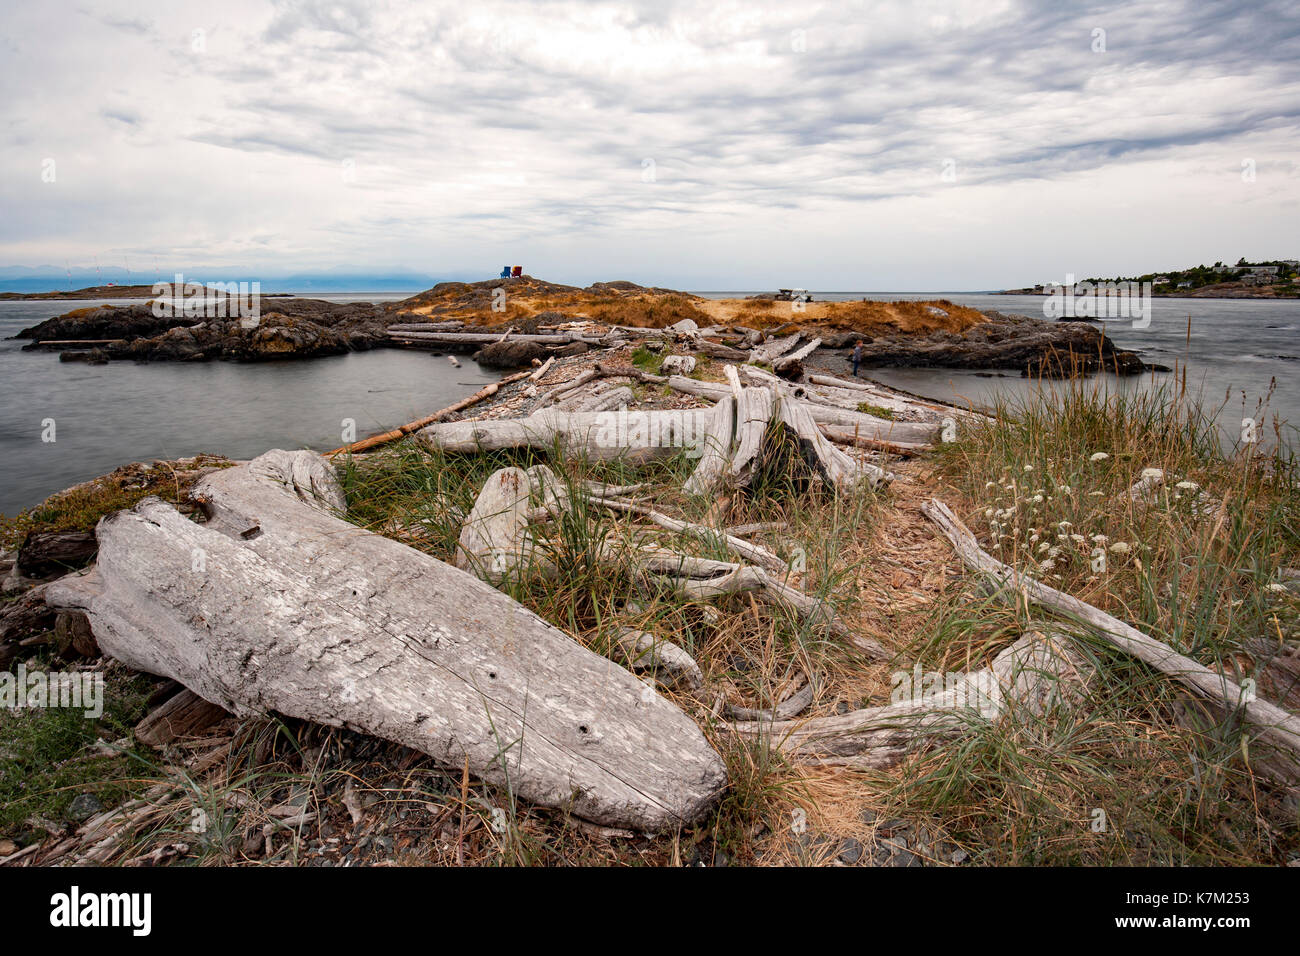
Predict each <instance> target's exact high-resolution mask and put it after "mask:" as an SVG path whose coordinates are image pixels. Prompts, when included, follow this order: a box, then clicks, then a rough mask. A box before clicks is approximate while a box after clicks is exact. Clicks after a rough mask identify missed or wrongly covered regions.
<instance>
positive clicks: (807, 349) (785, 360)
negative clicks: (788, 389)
mask: <svg viewBox="0 0 1300 956" xmlns="http://www.w3.org/2000/svg"><path fill="white" fill-rule="evenodd" d="M821 344H822V340H821V339H813V340H812V341H811V342H809V343H808V344H807V345H801V346H800V347H799V348H798V349H796V350H795V351H793V352H791V353H790V354H788V355H783V356H781V357H780V358H779V359H777V360H776V361H775V362H773V363H772V371H774V372H776V374H777V375H779V376H781V377H782V378H798V377H799V376H800V375H802V374H803V360H804V359H806V358H807V357H808V356H810V355H812V354H813V352H816V351H817V349H818V348H820V347H821Z"/></svg>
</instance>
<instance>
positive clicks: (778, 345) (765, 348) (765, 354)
mask: <svg viewBox="0 0 1300 956" xmlns="http://www.w3.org/2000/svg"><path fill="white" fill-rule="evenodd" d="M801 337H802V333H800V332H795V333H794V334H793V335H787V336H785V337H784V338H779V339H773V340H772V341H771V342H768V343H767V344H765V345H760V346H758V347H757V348H755V349H753V350H752V351H751V352H750V353H749V360H750V361H751V362H756V363H757V362H762V363H763V364H765V365H772V364H774V363H775V362H776V360H777V359H778V358H780V357H781V356H782V355H784V354H785V353H786V352H788V351H790V350H791V349H792V348H794V347H795V345H796V344H798V342H799V339H800V338H801Z"/></svg>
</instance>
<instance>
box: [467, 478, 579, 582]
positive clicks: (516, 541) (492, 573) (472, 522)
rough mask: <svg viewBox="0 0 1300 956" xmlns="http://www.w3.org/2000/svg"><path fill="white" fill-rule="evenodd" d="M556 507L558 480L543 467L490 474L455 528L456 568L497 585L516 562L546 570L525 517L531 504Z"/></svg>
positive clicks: (518, 565)
mask: <svg viewBox="0 0 1300 956" xmlns="http://www.w3.org/2000/svg"><path fill="white" fill-rule="evenodd" d="M561 507H563V502H562V499H561V495H560V489H559V483H558V481H557V480H556V478H555V474H554V473H553V472H552V471H551V470H550V469H549V468H547V467H546V466H545V465H534V466H533V467H532V468H529V469H528V470H527V471H524V470H523V469H521V468H502V469H501V470H500V471H497V472H494V473H493V474H492V475H491V476H490V477H489V478H488V480H487V481H485V482H484V483H483V488H482V490H481V491H480V492H479V496H478V499H477V500H476V501H475V502H474V507H473V508H472V509H471V510H470V513H469V515H467V516H466V518H465V523H464V524H463V525H462V526H461V531H460V539H459V540H458V542H457V546H456V556H455V559H454V563H455V565H456V567H458V568H460V569H461V570H462V571H469V572H470V573H472V574H473V575H474V576H475V577H478V578H480V579H481V580H483V581H486V582H487V583H489V584H499V583H500V582H501V581H502V580H503V579H505V578H507V577H508V576H510V575H511V574H512V573H514V572H516V571H517V570H518V569H519V567H520V566H521V565H525V566H534V567H537V566H542V567H548V568H549V562H548V561H547V560H546V558H545V556H544V555H539V554H537V551H536V548H535V546H534V545H535V542H534V540H533V538H532V537H531V535H530V534H529V532H528V519H529V514H530V512H531V511H532V510H533V509H534V508H542V509H545V510H546V511H548V512H551V511H556V510H558V509H560V508H561ZM551 570H553V568H551Z"/></svg>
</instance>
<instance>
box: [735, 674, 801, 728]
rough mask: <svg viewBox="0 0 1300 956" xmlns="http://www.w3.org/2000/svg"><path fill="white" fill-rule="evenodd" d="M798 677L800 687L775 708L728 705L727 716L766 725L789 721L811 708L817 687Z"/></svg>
mask: <svg viewBox="0 0 1300 956" xmlns="http://www.w3.org/2000/svg"><path fill="white" fill-rule="evenodd" d="M800 677H801V678H802V683H801V686H799V687H797V688H796V689H795V690H794V692H793V693H791V694H789V695H788V696H786V697H785V698H783V699H782V700H781V701H779V702H778V703H777V704H776V706H775V707H771V708H758V707H740V706H737V705H736V704H728V705H727V716H728V717H730V718H731V719H732V720H742V721H743V720H760V721H766V722H767V723H772V722H773V721H778V720H791V719H793V718H795V717H798V716H799V715H800V714H802V713H803V712H804V711H805V710H807V709H808V708H809V707H811V706H812V702H813V698H814V697H815V696H816V692H817V685H816V684H815V683H814V682H813V681H810V680H808V679H807V678H806V677H804V676H803V675H800Z"/></svg>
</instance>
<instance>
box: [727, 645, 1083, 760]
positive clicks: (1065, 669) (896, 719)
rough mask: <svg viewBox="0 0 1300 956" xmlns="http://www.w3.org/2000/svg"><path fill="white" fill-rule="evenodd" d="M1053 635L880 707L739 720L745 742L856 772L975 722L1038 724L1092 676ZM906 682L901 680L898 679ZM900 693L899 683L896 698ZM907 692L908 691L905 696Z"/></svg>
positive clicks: (1073, 700)
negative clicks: (1012, 719) (761, 741)
mask: <svg viewBox="0 0 1300 956" xmlns="http://www.w3.org/2000/svg"><path fill="white" fill-rule="evenodd" d="M1067 641H1068V639H1067V638H1066V637H1065V636H1064V635H1062V634H1060V633H1059V632H1054V631H1031V632H1028V633H1026V634H1025V635H1023V636H1022V637H1021V638H1020V639H1019V640H1017V641H1016V642H1015V643H1014V644H1012V645H1011V646H1010V647H1009V648H1007V649H1006V650H1004V651H1002V652H1001V653H1000V654H998V656H997V657H995V658H994V660H993V663H992V664H991V665H990V666H989V667H987V668H984V669H982V670H978V671H973V672H969V673H966V674H962V675H959V676H956V677H955V678H954V679H953V680H951V682H945V683H944V685H943V687H942V688H935V689H934V691H933V692H930V693H924V692H923V691H924V687H922V688H916V690H915V692H914V693H907V694H898V696H899V697H900V698H902V699H899V700H896V701H895V702H893V703H890V704H886V705H883V706H880V707H867V708H864V709H862V710H856V711H851V712H850V713H847V714H839V715H836V716H834V717H817V718H812V719H808V720H786V721H780V720H778V721H775V722H773V721H770V720H757V721H744V722H740V723H736V724H733V725H732V726H733V728H734V729H735V731H736V732H737V733H739V734H740V735H742V736H745V737H768V738H770V739H771V740H772V742H773V743H775V744H777V745H778V746H779V747H780V748H781V750H782V751H784V752H785V753H787V754H789V755H790V756H792V757H794V758H796V759H798V760H801V761H805V762H811V763H818V764H831V765H838V766H848V767H855V768H861V769H866V768H870V769H877V770H878V769H884V768H886V767H892V766H893V765H895V764H897V763H898V762H899V761H900V760H902V759H903V758H904V757H906V756H907V755H908V754H911V753H916V752H918V751H920V750H922V749H924V748H926V747H929V746H932V745H933V744H934V743H936V742H938V741H940V740H943V739H945V738H949V737H952V736H955V735H957V734H960V733H962V732H963V731H964V730H968V729H970V728H971V726H972V725H973V724H975V723H976V722H983V721H993V720H998V719H1001V718H1003V717H1005V716H1008V715H1009V714H1017V715H1020V717H1022V718H1029V719H1041V718H1043V717H1045V716H1048V715H1050V713H1051V712H1052V711H1053V710H1054V709H1055V708H1058V707H1075V706H1078V704H1079V703H1080V702H1082V700H1083V699H1084V697H1085V696H1086V688H1087V685H1088V684H1089V683H1090V681H1091V679H1092V677H1093V676H1094V672H1093V671H1092V669H1091V667H1090V666H1089V665H1088V664H1087V663H1086V662H1084V661H1083V660H1081V659H1080V658H1079V656H1078V655H1077V654H1075V653H1073V652H1072V651H1071V650H1070V648H1069V647H1068V643H1067ZM905 676H906V675H905ZM901 689H902V683H901V681H900V682H899V683H898V684H897V685H896V687H895V692H896V693H897V692H898V691H899V690H901ZM911 689H912V688H910V687H909V688H908V690H911Z"/></svg>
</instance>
